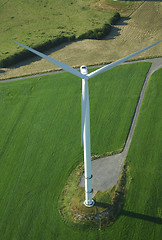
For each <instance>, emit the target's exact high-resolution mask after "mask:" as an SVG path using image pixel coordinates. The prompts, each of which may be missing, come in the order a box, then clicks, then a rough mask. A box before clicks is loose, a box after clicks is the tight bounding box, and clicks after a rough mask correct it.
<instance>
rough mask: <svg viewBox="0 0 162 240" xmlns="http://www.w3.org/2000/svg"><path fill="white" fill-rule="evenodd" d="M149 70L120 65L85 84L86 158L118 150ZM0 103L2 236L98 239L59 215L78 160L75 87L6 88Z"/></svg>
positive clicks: (66, 77) (70, 80) (69, 79)
mask: <svg viewBox="0 0 162 240" xmlns="http://www.w3.org/2000/svg"><path fill="white" fill-rule="evenodd" d="M149 66H150V64H149V63H140V64H132V65H124V66H119V67H117V68H115V69H113V70H110V71H108V72H107V73H104V74H102V75H100V77H96V78H94V79H93V80H92V81H91V80H90V84H89V88H90V108H91V142H92V154H96V153H103V152H107V151H111V150H116V149H118V148H121V147H122V146H123V145H124V142H125V140H126V136H127V134H128V129H129V127H130V123H131V119H132V116H133V113H134V110H135V105H136V102H137V99H138V96H139V92H140V89H141V87H142V84H143V81H144V77H145V75H146V73H147V71H148V68H149ZM151 96H152V95H151ZM0 102H1V104H0V112H1V118H0V124H1V129H0V136H1V138H0V149H1V152H0V238H1V239H3V240H7V239H16V240H18V239H30V240H31V239H33V240H36V239H39V240H40V239H43V240H44V239H47V240H48V239H65V236H66V239H83V238H84V239H97V238H98V234H99V233H98V232H97V230H93V231H91V230H85V231H82V230H79V229H73V228H70V227H68V226H66V225H65V224H64V222H63V221H62V219H61V217H60V216H59V213H58V209H57V204H58V199H59V196H60V194H61V191H62V189H63V187H64V184H65V182H66V180H67V178H68V176H69V174H70V172H71V171H72V170H73V169H74V168H75V167H76V166H77V164H78V163H79V162H81V161H83V151H82V149H81V147H80V102H81V81H80V80H79V79H78V78H76V77H73V76H71V75H70V74H68V73H60V74H55V75H53V76H47V77H43V78H33V79H30V80H23V81H18V82H12V83H4V84H2V85H1V88H0ZM154 109H155V107H154ZM130 153H131V152H130ZM133 157H135V156H134V154H133ZM129 158H130V156H129ZM142 176H143V175H142ZM133 184H134V183H133ZM133 184H132V185H131V188H132V187H133ZM150 187H151V186H150ZM131 188H130V193H128V199H127V203H126V206H128V208H127V207H126V208H125V211H126V210H129V203H130V204H131V205H132V203H131V198H130V197H129V194H130V196H131ZM152 191H153V189H152ZM138 192H139V191H138ZM148 194H149V192H148ZM138 197H139V196H138ZM136 210H137V212H138V209H136V208H134V211H136ZM146 210H147V209H146ZM159 211H161V210H160V208H159ZM139 213H141V212H139ZM121 219H123V217H121V218H120V219H119V221H117V222H116V223H115V224H114V225H113V227H111V228H110V229H106V230H105V231H106V232H105V231H103V232H101V236H102V235H103V239H105V237H104V236H107V235H112V236H113V234H114V233H113V231H114V230H113V229H116V227H117V228H118V229H122V228H121V225H120V224H119V223H120V222H121ZM124 219H125V221H127V218H126V217H125V218H124ZM122 221H123V220H122ZM128 221H129V219H128ZM129 222H130V221H129ZM124 226H125V225H124ZM126 226H127V225H126ZM115 231H116V230H115ZM123 231H124V232H123V233H121V234H124V233H125V231H126V228H124V230H123ZM116 234H118V232H117V231H116ZM116 236H117V235H116ZM116 239H117V238H116ZM120 239H121V238H120ZM123 239H124V238H123Z"/></svg>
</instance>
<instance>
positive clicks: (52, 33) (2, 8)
mask: <svg viewBox="0 0 162 240" xmlns="http://www.w3.org/2000/svg"><path fill="white" fill-rule="evenodd" d="M94 2H95V1H94V0H82V1H76V0H59V1H58V0H29V1H19V0H10V1H5V0H2V1H1V3H0V28H1V32H2V34H1V38H0V45H1V49H2V50H1V56H0V60H1V59H5V58H6V57H8V56H10V55H13V54H15V53H17V52H18V51H21V50H22V49H21V48H19V47H18V46H16V45H15V43H14V42H13V41H14V40H17V41H19V42H23V43H24V44H26V45H30V46H32V47H34V46H37V45H40V44H42V43H45V42H47V41H49V40H53V39H56V38H58V37H59V36H67V37H69V36H72V35H75V36H76V37H78V36H79V35H80V34H83V33H85V32H87V31H88V30H93V29H95V28H99V27H102V26H103V24H105V23H109V20H110V18H111V17H112V16H113V15H114V13H113V12H110V13H108V12H102V11H97V10H94V9H91V4H92V3H94Z"/></svg>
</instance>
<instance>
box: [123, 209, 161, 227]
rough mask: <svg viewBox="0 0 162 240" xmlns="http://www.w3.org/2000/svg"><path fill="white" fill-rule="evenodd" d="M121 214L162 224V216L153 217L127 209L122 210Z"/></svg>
mask: <svg viewBox="0 0 162 240" xmlns="http://www.w3.org/2000/svg"><path fill="white" fill-rule="evenodd" d="M121 215H124V216H127V217H131V218H137V219H142V220H145V221H149V222H154V223H156V224H162V218H160V217H152V216H148V215H145V214H141V213H135V212H130V211H126V210H122V211H121Z"/></svg>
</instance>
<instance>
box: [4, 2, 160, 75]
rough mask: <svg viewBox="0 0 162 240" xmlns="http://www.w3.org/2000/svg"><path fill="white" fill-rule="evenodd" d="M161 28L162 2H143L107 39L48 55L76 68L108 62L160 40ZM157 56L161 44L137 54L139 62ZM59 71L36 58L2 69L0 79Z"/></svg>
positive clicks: (66, 46) (77, 43)
mask: <svg viewBox="0 0 162 240" xmlns="http://www.w3.org/2000/svg"><path fill="white" fill-rule="evenodd" d="M161 29H162V2H159V1H144V2H142V3H141V4H140V5H139V7H138V8H137V9H136V10H135V11H134V12H133V13H131V14H130V15H129V17H123V18H122V19H121V20H120V21H119V22H118V24H117V25H115V26H113V27H112V31H111V33H110V34H109V35H108V36H107V37H106V38H105V39H103V40H83V41H75V42H72V43H68V44H62V45H60V46H59V47H57V48H55V49H51V50H50V51H48V52H46V53H47V54H49V55H50V56H51V57H53V58H55V59H57V60H59V61H62V62H64V63H66V64H68V65H70V66H73V67H77V66H80V65H83V64H85V65H87V66H88V65H96V64H102V63H109V62H112V61H115V60H117V59H120V58H122V57H124V56H127V55H129V54H131V53H133V52H136V51H138V50H140V49H142V48H144V47H146V46H148V45H151V44H152V43H154V42H156V41H159V40H161V39H162V31H161ZM158 56H162V47H161V43H160V44H158V45H157V46H155V47H153V48H152V49H149V50H147V51H146V52H144V53H142V54H140V55H138V59H141V58H150V57H158ZM136 59H137V57H136ZM56 69H58V67H57V66H54V65H53V64H52V63H49V62H47V61H46V60H44V59H41V60H40V59H39V58H37V57H35V58H33V59H30V60H27V61H24V62H22V63H21V64H17V65H15V66H13V67H11V68H1V69H0V79H6V78H11V77H16V76H23V75H30V74H35V73H38V72H46V71H53V70H56Z"/></svg>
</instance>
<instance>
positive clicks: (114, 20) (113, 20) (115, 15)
mask: <svg viewBox="0 0 162 240" xmlns="http://www.w3.org/2000/svg"><path fill="white" fill-rule="evenodd" d="M119 19H120V14H119V13H118V12H117V13H115V14H114V16H113V17H112V18H111V19H110V24H111V25H115V24H116V23H117V21H118V20H119Z"/></svg>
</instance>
